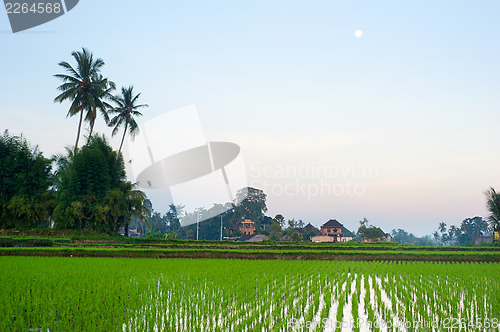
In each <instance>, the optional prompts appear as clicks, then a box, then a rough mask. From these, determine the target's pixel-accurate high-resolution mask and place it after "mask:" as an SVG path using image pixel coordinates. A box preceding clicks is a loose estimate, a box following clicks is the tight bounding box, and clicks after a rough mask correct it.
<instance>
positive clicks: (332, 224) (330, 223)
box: [321, 219, 344, 227]
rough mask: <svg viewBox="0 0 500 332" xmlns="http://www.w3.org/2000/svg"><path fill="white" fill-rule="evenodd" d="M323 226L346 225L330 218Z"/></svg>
mask: <svg viewBox="0 0 500 332" xmlns="http://www.w3.org/2000/svg"><path fill="white" fill-rule="evenodd" d="M321 227H344V225H342V224H341V223H339V222H338V221H337V220H336V219H330V220H328V221H327V222H325V223H324V224H323V226H321Z"/></svg>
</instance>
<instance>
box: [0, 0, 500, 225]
mask: <svg viewBox="0 0 500 332" xmlns="http://www.w3.org/2000/svg"><path fill="white" fill-rule="evenodd" d="M499 15H500V2H498V1H493V0H491V1H486V0H485V1H474V2H472V1H444V0H438V1H436V0H433V1H427V0H424V1H412V2H410V1H354V0H338V1H336V0H330V1H156V0H151V1H147V2H145V1H115V0H107V1H94V0H80V2H79V3H78V5H77V6H76V7H75V8H74V9H73V10H71V11H70V12H68V13H66V14H65V15H63V16H61V17H59V18H57V19H55V20H53V21H51V22H48V23H46V24H43V25H40V26H38V27H35V28H32V29H30V30H27V31H24V32H18V33H15V34H14V33H12V32H11V29H10V25H9V21H8V17H7V14H6V13H5V11H2V10H0V77H1V79H0V97H1V98H0V112H1V113H0V114H1V116H0V130H1V131H2V132H3V131H4V130H5V129H8V130H9V132H10V133H11V134H21V133H22V134H23V135H24V136H25V137H26V138H27V139H28V140H29V141H30V142H31V143H32V144H33V145H38V146H39V149H40V150H41V151H42V152H43V153H44V155H46V156H51V155H53V154H56V153H63V152H64V147H65V146H71V145H73V144H74V141H75V137H76V129H77V125H78V118H77V117H74V118H66V113H67V110H68V108H69V104H68V103H62V104H55V103H54V102H53V99H54V97H56V95H57V94H58V92H57V90H56V89H57V86H58V85H59V84H60V82H59V81H58V80H57V79H56V78H55V77H53V75H54V74H56V73H61V72H62V70H61V68H60V67H59V66H58V63H59V62H60V61H68V62H70V63H73V62H72V61H73V59H72V57H71V52H72V51H78V50H80V49H81V48H82V47H86V48H88V49H89V50H91V51H92V52H93V53H94V55H95V56H96V57H100V58H102V59H103V60H104V61H105V63H106V64H105V66H104V67H103V68H102V73H103V74H104V75H105V76H106V77H108V78H109V79H111V80H113V81H114V82H115V83H116V84H117V85H118V86H119V87H121V86H128V85H133V86H134V89H135V90H136V91H137V92H141V93H142V94H141V97H140V101H141V102H143V103H147V104H148V105H149V108H147V109H145V110H144V112H143V113H144V116H143V119H142V121H147V120H151V119H154V118H155V116H159V115H161V114H163V113H165V112H167V111H171V110H176V109H179V108H182V107H186V106H189V105H195V106H196V109H197V111H198V115H199V120H200V123H201V126H202V128H203V131H204V135H205V137H206V139H207V140H208V141H224V142H233V143H236V144H238V145H239V146H240V148H241V157H242V159H243V160H244V165H245V169H246V177H247V181H248V184H249V185H250V186H253V187H256V188H259V189H262V190H264V192H265V193H266V194H267V206H268V212H267V214H268V215H270V216H274V215H276V214H278V213H281V214H282V215H284V216H285V218H286V219H291V218H295V219H296V220H298V219H301V220H303V221H304V222H306V223H307V222H311V223H312V224H313V225H316V226H319V225H321V224H323V223H324V222H326V221H327V220H329V219H331V218H332V219H337V220H339V221H340V222H341V223H343V224H344V225H345V226H346V227H347V228H349V229H351V230H354V231H355V230H357V228H358V226H359V221H360V220H362V219H363V218H367V219H368V220H369V222H370V223H371V224H373V225H376V226H379V227H381V228H382V229H383V230H384V231H386V232H390V231H391V230H392V229H395V228H403V229H405V230H407V231H409V232H413V233H414V234H416V235H424V234H431V233H432V232H433V231H434V230H436V229H437V225H438V223H439V222H445V223H447V224H448V225H451V224H454V225H459V224H460V222H461V221H462V220H464V219H465V218H470V217H474V216H483V217H486V216H487V214H488V212H487V210H486V206H485V197H484V194H483V192H484V191H485V190H487V189H488V188H489V187H490V186H492V187H495V188H497V190H498V189H499V188H500V172H499V171H498V170H499V169H500V154H499V151H498V142H499V129H498V124H499V123H500V112H499V106H500V93H499V92H498V91H500V79H499V77H500V75H499V74H500V64H499V61H498V59H500V43H498V41H499V40H500V23H499V22H498V16H499ZM357 30H361V31H362V36H359V33H358V34H357V35H356V34H355V32H356V31H357ZM98 121H99V122H98V124H97V125H96V130H97V131H98V132H101V133H105V134H106V135H107V136H110V135H111V130H110V129H108V128H107V127H106V126H105V124H104V123H103V120H102V119H99V120H98ZM110 141H111V143H112V144H113V146H116V147H118V146H119V143H120V142H119V137H114V138H112V139H111V140H110ZM158 206H160V205H158ZM159 209H161V208H159ZM160 212H164V211H160Z"/></svg>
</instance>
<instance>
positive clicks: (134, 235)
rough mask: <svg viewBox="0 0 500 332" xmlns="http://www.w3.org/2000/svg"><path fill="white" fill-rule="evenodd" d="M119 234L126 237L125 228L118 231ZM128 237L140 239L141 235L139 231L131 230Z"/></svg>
mask: <svg viewBox="0 0 500 332" xmlns="http://www.w3.org/2000/svg"><path fill="white" fill-rule="evenodd" d="M118 233H119V234H120V235H125V228H120V230H119V231H118ZM128 236H130V237H140V236H141V233H139V232H138V231H137V229H129V230H128Z"/></svg>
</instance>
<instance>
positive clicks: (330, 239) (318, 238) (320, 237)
mask: <svg viewBox="0 0 500 332" xmlns="http://www.w3.org/2000/svg"><path fill="white" fill-rule="evenodd" d="M311 241H312V242H333V236H328V235H316V236H313V237H311Z"/></svg>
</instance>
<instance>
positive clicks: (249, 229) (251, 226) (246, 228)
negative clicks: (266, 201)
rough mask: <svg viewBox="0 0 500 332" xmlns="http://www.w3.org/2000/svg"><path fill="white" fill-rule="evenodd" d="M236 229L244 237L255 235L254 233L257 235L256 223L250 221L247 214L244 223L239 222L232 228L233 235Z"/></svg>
mask: <svg viewBox="0 0 500 332" xmlns="http://www.w3.org/2000/svg"><path fill="white" fill-rule="evenodd" d="M235 229H238V230H239V231H240V232H241V234H242V235H253V233H255V223H254V222H253V221H252V220H250V216H249V215H248V213H247V215H246V217H245V219H244V220H243V221H238V222H237V223H236V224H235V225H234V226H233V227H232V228H231V234H233V230H235Z"/></svg>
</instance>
